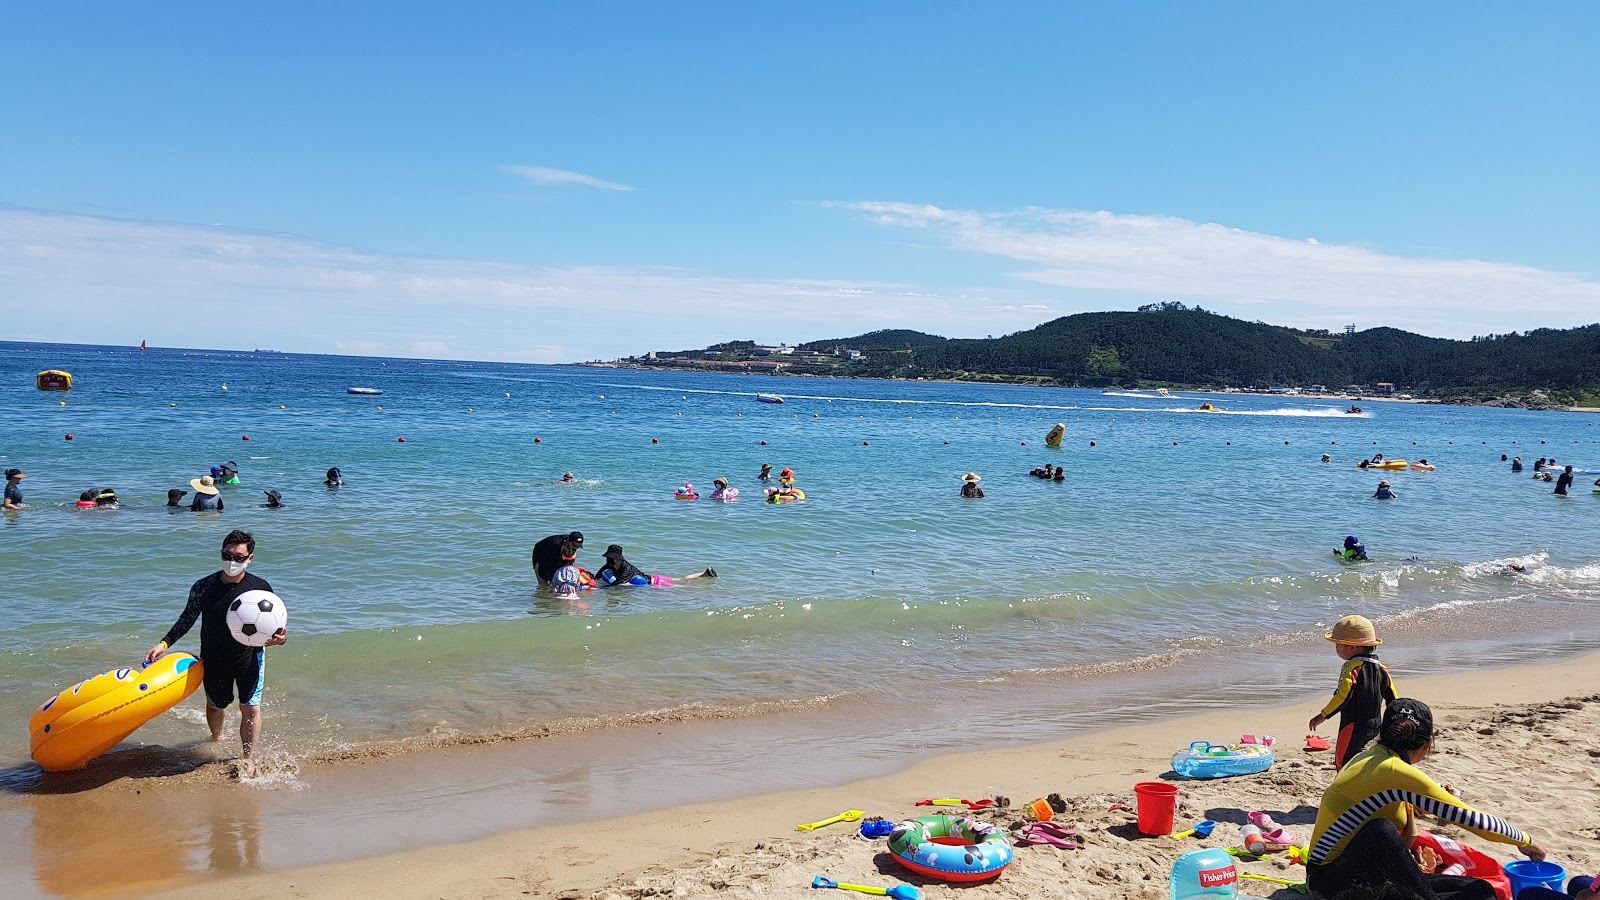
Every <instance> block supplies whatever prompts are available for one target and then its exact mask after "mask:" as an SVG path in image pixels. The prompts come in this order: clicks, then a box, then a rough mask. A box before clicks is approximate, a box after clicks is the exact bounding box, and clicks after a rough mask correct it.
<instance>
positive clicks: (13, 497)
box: [5, 469, 28, 509]
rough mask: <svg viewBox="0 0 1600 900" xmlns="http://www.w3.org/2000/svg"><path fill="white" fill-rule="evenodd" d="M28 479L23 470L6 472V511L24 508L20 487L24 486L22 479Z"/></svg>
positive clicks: (8, 470)
mask: <svg viewBox="0 0 1600 900" xmlns="http://www.w3.org/2000/svg"><path fill="white" fill-rule="evenodd" d="M27 477H28V476H26V475H24V474H22V470H21V469H7V470H6V499H5V508H6V509H21V508H22V488H21V487H20V486H19V485H21V484H22V479H24V478H27Z"/></svg>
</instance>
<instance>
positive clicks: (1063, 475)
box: [1050, 466, 1067, 481]
mask: <svg viewBox="0 0 1600 900" xmlns="http://www.w3.org/2000/svg"><path fill="white" fill-rule="evenodd" d="M1050 480H1051V481H1066V480H1067V470H1066V469H1063V468H1062V467H1060V466H1056V473H1055V474H1054V475H1051V476H1050Z"/></svg>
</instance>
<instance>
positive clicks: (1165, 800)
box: [1133, 781, 1178, 837]
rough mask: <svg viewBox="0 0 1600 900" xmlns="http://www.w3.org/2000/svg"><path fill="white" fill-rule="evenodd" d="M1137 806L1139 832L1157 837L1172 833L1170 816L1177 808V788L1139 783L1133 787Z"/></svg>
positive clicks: (1151, 783) (1162, 784) (1175, 786)
mask: <svg viewBox="0 0 1600 900" xmlns="http://www.w3.org/2000/svg"><path fill="white" fill-rule="evenodd" d="M1133 795H1134V797H1135V798H1136V800H1135V802H1137V803H1138V805H1139V831H1140V832H1142V833H1144V834H1147V835H1150V836H1151V837H1158V836H1160V835H1164V834H1171V833H1172V814H1173V811H1174V810H1175V809H1176V808H1177V806H1178V786H1177V785H1175V784H1167V783H1165V782H1161V781H1141V782H1139V783H1138V784H1136V785H1134V786H1133Z"/></svg>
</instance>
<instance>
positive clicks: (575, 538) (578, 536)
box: [567, 531, 583, 547]
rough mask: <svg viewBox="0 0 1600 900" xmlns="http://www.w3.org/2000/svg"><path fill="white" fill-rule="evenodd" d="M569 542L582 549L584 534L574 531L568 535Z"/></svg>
mask: <svg viewBox="0 0 1600 900" xmlns="http://www.w3.org/2000/svg"><path fill="white" fill-rule="evenodd" d="M567 540H569V541H571V542H573V543H574V544H577V545H578V546H579V547H582V546H583V532H581V531H574V532H573V533H571V534H569V535H567Z"/></svg>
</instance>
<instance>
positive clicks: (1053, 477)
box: [1028, 463, 1067, 481]
mask: <svg viewBox="0 0 1600 900" xmlns="http://www.w3.org/2000/svg"><path fill="white" fill-rule="evenodd" d="M1028 474H1029V475H1032V476H1033V477H1035V478H1042V479H1044V480H1045V481H1066V480H1067V470H1066V467H1065V466H1056V465H1052V464H1050V463H1045V464H1044V468H1042V469H1041V468H1039V467H1038V466H1034V468H1033V471H1032V472H1029V473H1028Z"/></svg>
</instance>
